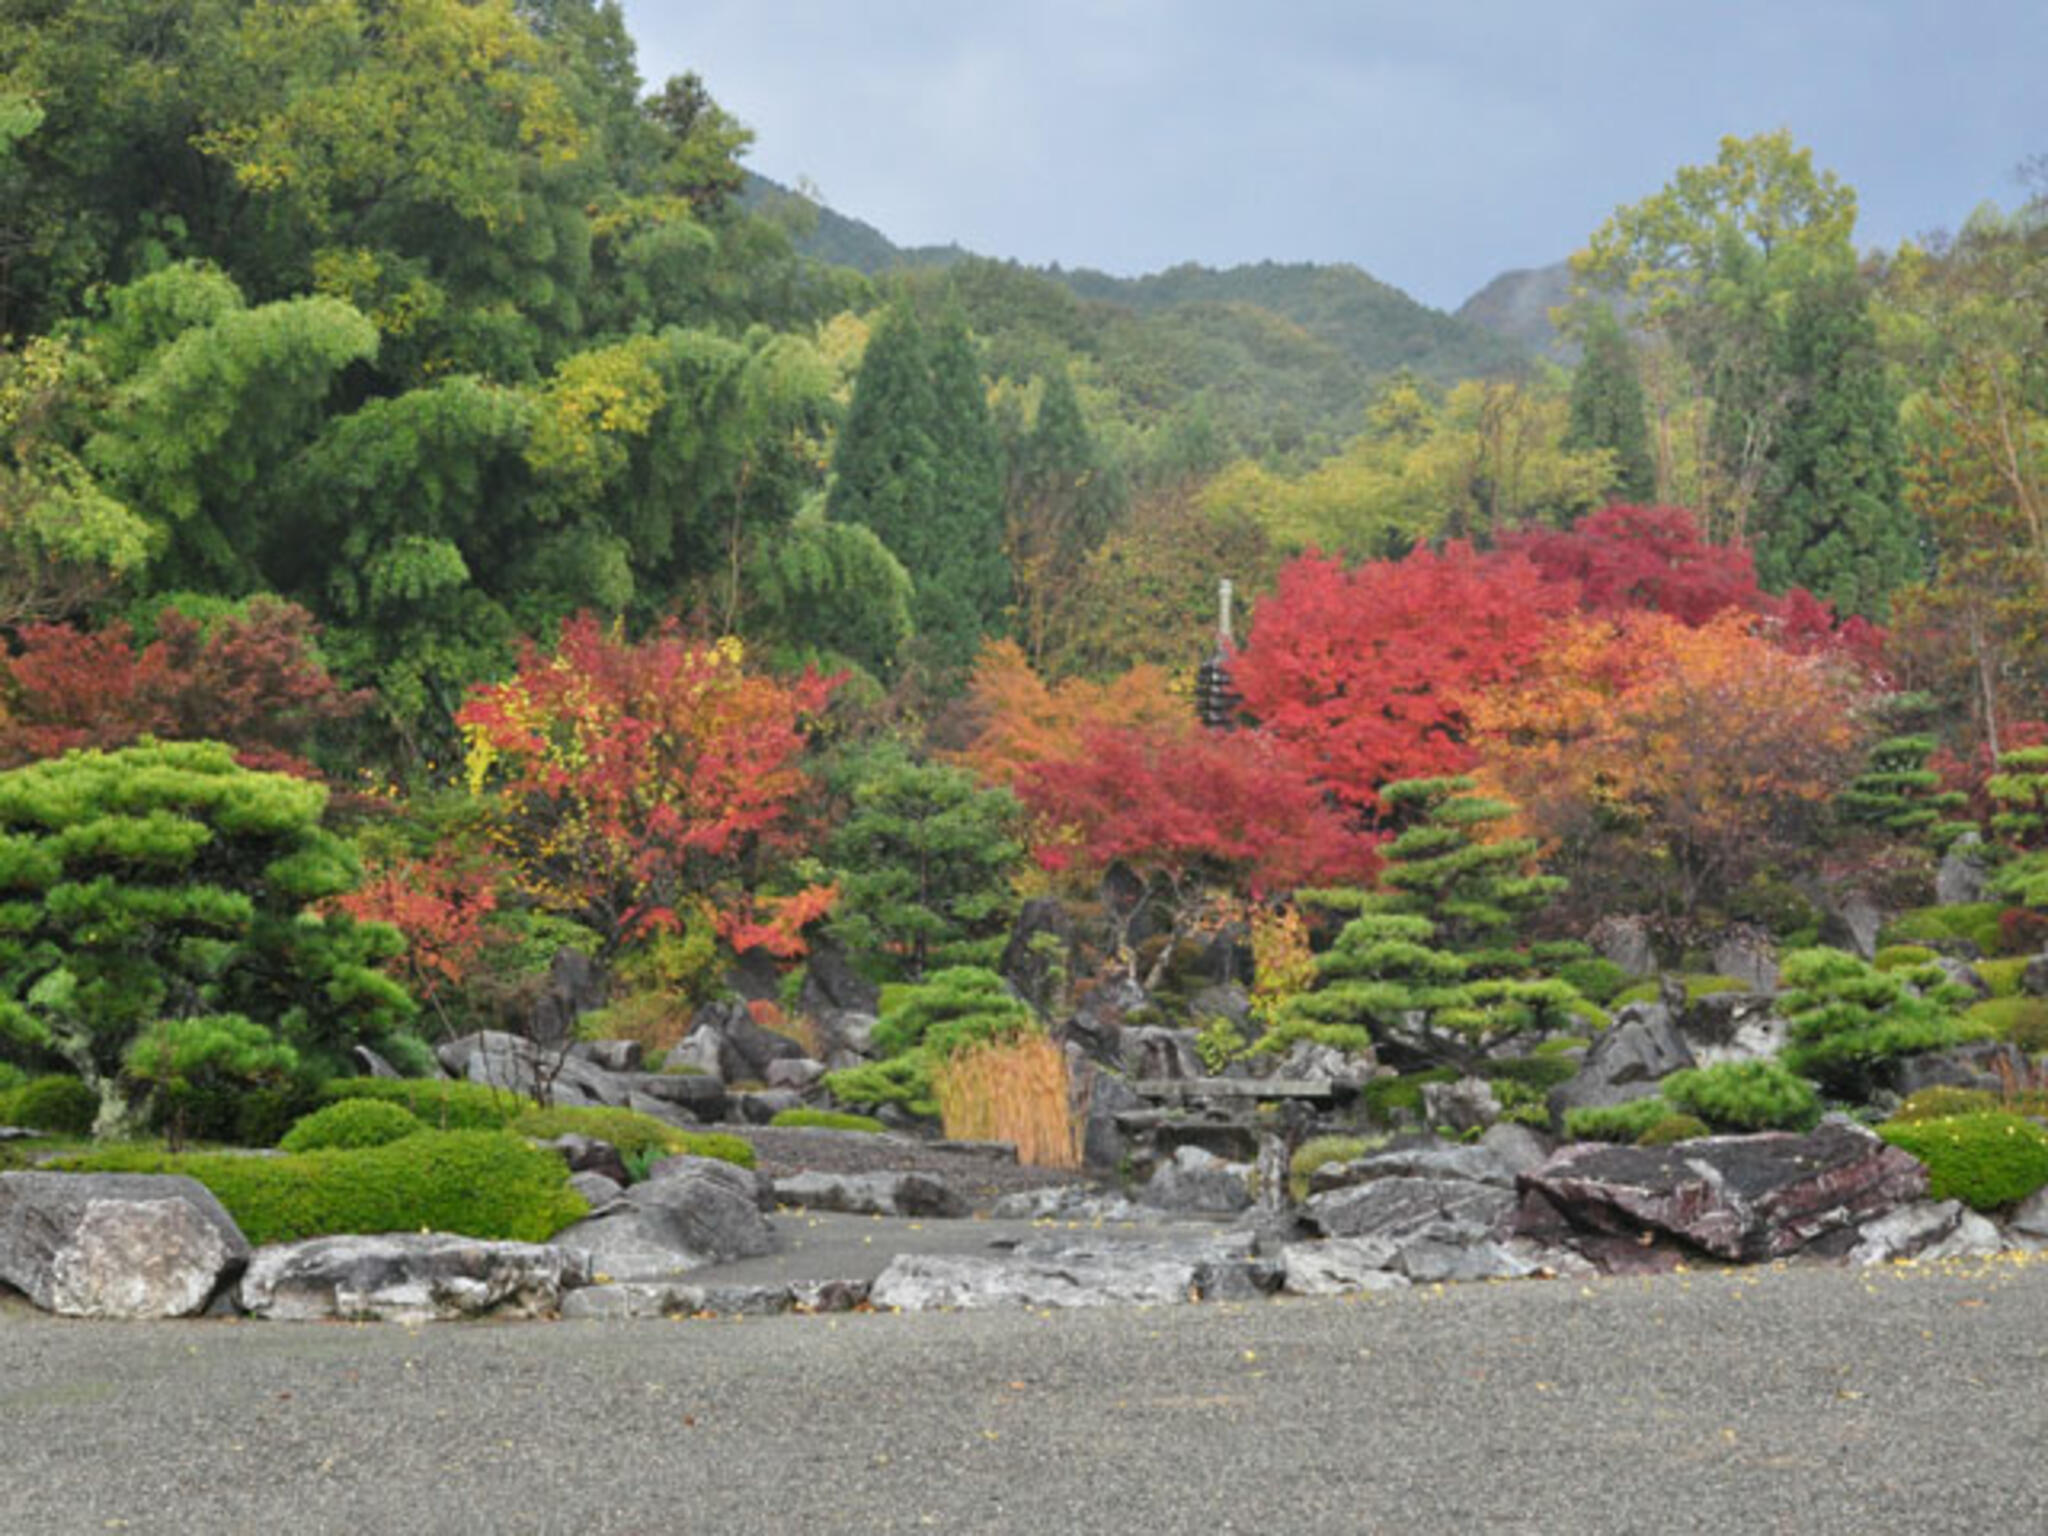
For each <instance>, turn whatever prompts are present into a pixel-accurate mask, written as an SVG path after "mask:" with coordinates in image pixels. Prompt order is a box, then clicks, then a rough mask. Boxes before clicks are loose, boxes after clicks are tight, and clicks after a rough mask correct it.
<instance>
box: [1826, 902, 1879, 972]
mask: <svg viewBox="0 0 2048 1536" xmlns="http://www.w3.org/2000/svg"><path fill="white" fill-rule="evenodd" d="M1883 927H1884V913H1883V912H1881V911H1879V910H1878V905H1877V903H1876V902H1875V901H1872V900H1871V899H1870V897H1869V896H1868V895H1866V894H1865V893H1864V892H1862V891H1853V890H1852V891H1840V892H1834V893H1831V895H1830V898H1829V900H1828V902H1827V904H1826V906H1825V907H1824V908H1823V909H1822V912H1821V924H1820V941H1821V943H1823V944H1826V945H1829V946H1832V947H1833V948H1835V949H1846V950H1847V951H1849V953H1850V954H1852V955H1854V956H1855V957H1856V958H1857V959H1859V960H1875V959H1876V958H1877V935H1878V932H1879V930H1880V929H1882V928H1883Z"/></svg>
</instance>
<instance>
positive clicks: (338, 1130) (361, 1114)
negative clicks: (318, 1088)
mask: <svg viewBox="0 0 2048 1536" xmlns="http://www.w3.org/2000/svg"><path fill="white" fill-rule="evenodd" d="M425 1129H426V1127H425V1126H424V1125H422V1124H420V1122H419V1119H418V1117H416V1116H415V1115H414V1114H413V1113H412V1111H411V1110H409V1109H406V1108H404V1107H403V1106H402V1105H398V1104H387V1103H385V1102H384V1101H383V1100H382V1099H342V1100H341V1101H339V1102H338V1103H334V1104H330V1105H328V1106H327V1107H326V1108H325V1109H316V1110H314V1111H313V1113H312V1114H310V1115H307V1116H306V1117H305V1118H304V1119H302V1120H300V1121H299V1122H298V1123H297V1124H296V1125H294V1126H293V1127H292V1128H291V1129H290V1130H289V1131H286V1132H285V1133H284V1137H283V1139H282V1140H281V1141H279V1142H278V1145H279V1146H280V1147H282V1148H283V1149H284V1150H285V1151H287V1152H324V1151H326V1150H327V1149H328V1148H330V1147H381V1146H386V1145H388V1144H389V1143H391V1142H394V1141H400V1140H403V1139H404V1138H405V1137H407V1136H410V1135H412V1134H413V1133H415V1132H416V1131H423V1130H425Z"/></svg>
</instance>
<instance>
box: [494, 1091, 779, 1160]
mask: <svg viewBox="0 0 2048 1536" xmlns="http://www.w3.org/2000/svg"><path fill="white" fill-rule="evenodd" d="M511 1128H512V1129H513V1130H515V1131H517V1132H518V1133H519V1134H520V1135H522V1136H530V1137H532V1138H533V1139H534V1140H535V1141H553V1140H554V1139H555V1138H556V1137H557V1136H588V1137H590V1138H591V1139H592V1140H594V1141H604V1142H609V1143H611V1145H612V1146H614V1147H616V1148H618V1150H619V1156H620V1157H622V1158H624V1159H625V1160H626V1161H627V1162H628V1163H629V1164H630V1163H631V1162H632V1161H633V1160H634V1159H636V1158H644V1159H647V1160H650V1161H659V1160H660V1159H662V1158H664V1157H684V1156H687V1157H715V1158H717V1159H718V1160H719V1161H720V1162H723V1163H737V1164H738V1165H739V1166H740V1167H742V1168H751V1167H753V1166H754V1149H753V1147H752V1146H751V1145H749V1144H748V1143H747V1142H744V1141H742V1140H741V1139H740V1138H739V1137H737V1136H728V1135H726V1134H724V1133H723V1132H720V1131H686V1130H683V1129H681V1128H680V1127H677V1126H673V1125H670V1124H669V1123H668V1122H667V1121H666V1120H657V1119H655V1118H654V1116H652V1115H643V1114H641V1113H640V1112H639V1111H638V1110H634V1109H604V1108H601V1107H598V1106H596V1105H567V1106H558V1107H556V1108H554V1109H530V1110H528V1111H527V1112H526V1113H525V1114H523V1115H521V1116H520V1117H519V1118H518V1119H517V1120H514V1121H513V1122H512V1126H511Z"/></svg>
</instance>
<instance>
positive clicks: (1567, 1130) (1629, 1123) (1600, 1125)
mask: <svg viewBox="0 0 2048 1536" xmlns="http://www.w3.org/2000/svg"><path fill="white" fill-rule="evenodd" d="M1672 1113H1673V1110H1672V1108H1671V1105H1670V1104H1669V1103H1667V1102H1666V1101H1665V1099H1664V1098H1663V1096H1662V1095H1661V1094H1655V1093H1653V1094H1650V1095H1649V1096H1648V1097H1647V1098H1641V1099H1630V1100H1629V1101H1628V1102H1627V1103H1626V1104H1597V1105H1594V1104H1589V1105H1586V1106H1583V1107H1582V1108H1579V1109H1574V1110H1568V1111H1566V1113H1565V1117H1564V1134H1565V1137H1566V1139H1567V1140H1570V1141H1621V1142H1630V1141H1637V1140H1640V1139H1641V1138H1642V1137H1643V1136H1645V1135H1647V1134H1648V1133H1649V1131H1650V1128H1651V1127H1652V1126H1654V1125H1656V1124H1657V1123H1658V1122H1659V1121H1662V1120H1666V1119H1668V1118H1670V1116H1671V1115H1672Z"/></svg>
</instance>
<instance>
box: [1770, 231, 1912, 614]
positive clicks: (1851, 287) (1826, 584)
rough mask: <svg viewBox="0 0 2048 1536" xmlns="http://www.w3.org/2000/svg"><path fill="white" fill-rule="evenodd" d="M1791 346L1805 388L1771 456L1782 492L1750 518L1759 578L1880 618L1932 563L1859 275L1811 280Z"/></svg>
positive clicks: (1795, 304)
mask: <svg viewBox="0 0 2048 1536" xmlns="http://www.w3.org/2000/svg"><path fill="white" fill-rule="evenodd" d="M1781 347H1782V349H1783V355H1784V360H1783V372H1784V376H1785V378H1786V379H1787V380H1788V381H1792V384H1793V386H1794V387H1795V388H1796V389H1797V391H1798V393H1797V395H1796V397H1795V398H1794V400H1793V402H1792V405H1791V409H1790V410H1789V411H1788V413H1787V418H1786V421H1785V424H1784V428H1783V431H1782V434H1781V436H1780V438H1779V441H1778V444H1777V448H1776V452H1775V453H1774V455H1773V465H1772V482H1771V483H1772V495H1771V497H1770V499H1769V501H1768V502H1766V503H1765V504H1763V505H1761V506H1760V507H1759V508H1758V511H1757V516H1756V518H1755V520H1754V521H1753V523H1752V524H1751V534H1752V542H1753V544H1754V546H1755V549H1756V567H1757V575H1758V577H1759V578H1760V579H1761V580H1762V581H1763V584H1764V585H1765V586H1766V587H1767V588H1769V589H1771V590H1773V591H1784V590H1785V589H1787V588H1788V587H1795V586H1797V587H1805V588H1806V589H1807V590H1808V591H1810V592H1812V593H1813V594H1814V595H1816V596H1817V597H1820V598H1823V599H1825V600H1826V601H1827V602H1829V603H1832V604H1833V605H1834V607H1835V610H1836V611H1837V612H1838V613H1842V614H1851V613H1858V614H1867V615H1869V616H1871V617H1873V618H1879V619H1882V618H1884V617H1885V616H1886V613H1887V611H1888V608H1889V603H1890V598H1891V594H1892V593H1893V592H1894V591H1895V590H1897V589H1898V588H1900V587H1902V586H1904V585H1905V584H1906V583H1908V582H1909V581H1913V580H1915V579H1917V578H1918V577H1919V576H1921V575H1922V574H1923V573H1924V570H1925V567H1926V561H1925V558H1924V556H1923V554H1922V551H1921V545H1920V531H1919V525H1918V520H1917V519H1916V518H1915V517H1914V515H1913V513H1912V511H1911V509H1910V508H1908V507H1907V505H1906V503H1905V500H1904V496H1903V486H1902V484H1901V475H1900V451H1899V435H1898V414H1899V409H1898V401H1897V398H1896V397H1895V395H1894V393H1893V391H1892V388H1891V386H1890V384H1889V383H1888V381H1887V379H1886V376H1885V367H1884V360H1883V358H1882V356H1881V355H1880V354H1879V352H1878V346H1877V327H1876V325H1875V323H1874V322H1873V320H1872V318H1871V315H1870V305H1869V299H1868V295H1867V292H1866V290H1865V288H1864V285H1863V283H1862V281H1861V279H1859V278H1858V277H1857V276H1856V275H1855V274H1854V273H1849V272H1845V273H1841V274H1839V275H1836V276H1832V277H1828V278H1824V279H1815V280H1812V281H1808V282H1805V283H1802V284H1801V285H1800V286H1799V288H1798V289H1797V290H1795V291H1794V293H1793V294H1792V296H1791V303H1790V307H1789V310H1788V311H1787V314H1786V317H1785V322H1784V329H1783V331H1782V334H1781Z"/></svg>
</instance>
